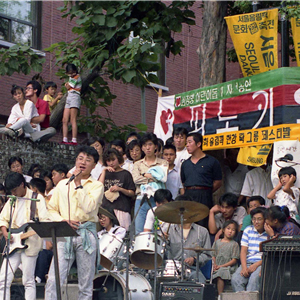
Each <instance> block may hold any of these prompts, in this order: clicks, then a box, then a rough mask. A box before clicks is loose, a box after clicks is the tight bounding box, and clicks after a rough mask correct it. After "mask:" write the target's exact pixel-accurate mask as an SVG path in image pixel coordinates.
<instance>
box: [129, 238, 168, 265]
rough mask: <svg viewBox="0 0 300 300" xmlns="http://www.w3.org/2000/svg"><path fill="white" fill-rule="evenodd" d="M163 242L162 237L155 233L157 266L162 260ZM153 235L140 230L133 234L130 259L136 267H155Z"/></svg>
mask: <svg viewBox="0 0 300 300" xmlns="http://www.w3.org/2000/svg"><path fill="white" fill-rule="evenodd" d="M164 248H165V244H164V243H163V240H162V238H161V237H160V236H159V235H157V266H158V267H159V266H160V265H161V264H162V262H163V255H164V251H165V250H164ZM154 254H155V235H154V233H152V232H141V233H139V234H138V235H136V236H135V239H134V242H133V251H132V254H131V256H130V260H131V262H132V263H133V264H135V265H136V266H137V267H139V268H142V269H147V270H152V269H154V268H155V265H154Z"/></svg>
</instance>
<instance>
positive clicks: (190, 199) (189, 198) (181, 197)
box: [175, 195, 193, 201]
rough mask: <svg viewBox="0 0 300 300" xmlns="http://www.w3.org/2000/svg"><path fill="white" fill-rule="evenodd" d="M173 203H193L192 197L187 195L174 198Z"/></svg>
mask: <svg viewBox="0 0 300 300" xmlns="http://www.w3.org/2000/svg"><path fill="white" fill-rule="evenodd" d="M175 201H193V199H192V197H190V196H187V195H178V196H177V197H176V198H175Z"/></svg>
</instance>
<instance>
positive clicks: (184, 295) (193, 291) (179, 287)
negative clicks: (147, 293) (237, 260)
mask: <svg viewBox="0 0 300 300" xmlns="http://www.w3.org/2000/svg"><path fill="white" fill-rule="evenodd" d="M159 295H160V297H159V300H214V299H215V298H216V295H217V294H216V289H215V287H214V285H212V284H199V283H194V282H161V284H160V292H159Z"/></svg>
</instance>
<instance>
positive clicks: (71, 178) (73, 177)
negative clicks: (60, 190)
mask: <svg viewBox="0 0 300 300" xmlns="http://www.w3.org/2000/svg"><path fill="white" fill-rule="evenodd" d="M81 172H82V171H80V172H79V173H78V174H77V175H75V174H73V175H72V176H71V177H70V178H69V180H68V182H67V183H66V185H68V184H69V183H70V182H71V181H73V180H74V179H75V177H77V176H78V175H79V174H81Z"/></svg>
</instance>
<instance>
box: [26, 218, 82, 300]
mask: <svg viewBox="0 0 300 300" xmlns="http://www.w3.org/2000/svg"><path fill="white" fill-rule="evenodd" d="M29 226H30V227H31V228H32V229H33V230H34V231H35V232H36V233H37V234H38V236H40V237H41V238H50V237H51V238H52V242H53V256H54V270H55V283H56V293H57V299H58V300H61V289H60V278H59V268H58V256H57V241H56V238H57V237H69V236H78V234H77V232H76V231H75V230H74V229H73V228H72V227H71V226H70V225H69V224H68V222H66V221H63V222H39V223H29Z"/></svg>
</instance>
